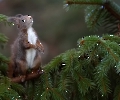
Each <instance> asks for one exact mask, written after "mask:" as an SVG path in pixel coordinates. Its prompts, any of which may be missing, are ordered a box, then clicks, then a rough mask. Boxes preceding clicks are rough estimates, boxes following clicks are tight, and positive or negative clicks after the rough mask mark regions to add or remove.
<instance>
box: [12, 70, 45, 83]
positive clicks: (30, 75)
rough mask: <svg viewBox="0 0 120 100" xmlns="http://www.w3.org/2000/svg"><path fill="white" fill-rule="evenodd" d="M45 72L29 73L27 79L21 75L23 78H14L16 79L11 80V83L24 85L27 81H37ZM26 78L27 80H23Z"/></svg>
mask: <svg viewBox="0 0 120 100" xmlns="http://www.w3.org/2000/svg"><path fill="white" fill-rule="evenodd" d="M43 73H44V72H43V70H42V71H40V72H39V73H38V72H37V73H29V74H28V75H27V76H26V77H25V76H23V75H21V76H18V77H14V78H11V79H10V80H11V82H15V83H22V82H25V81H28V80H31V79H35V78H38V77H39V76H40V75H41V74H43ZM24 77H25V79H24V80H23V78H24Z"/></svg>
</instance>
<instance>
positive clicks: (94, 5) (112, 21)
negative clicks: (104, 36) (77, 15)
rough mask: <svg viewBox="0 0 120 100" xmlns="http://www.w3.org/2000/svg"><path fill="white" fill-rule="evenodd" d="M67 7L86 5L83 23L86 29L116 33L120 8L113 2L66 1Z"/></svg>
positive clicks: (90, 0)
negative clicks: (100, 28) (102, 28)
mask: <svg viewBox="0 0 120 100" xmlns="http://www.w3.org/2000/svg"><path fill="white" fill-rule="evenodd" d="M66 4H68V5H70V6H71V5H80V6H81V5H87V8H86V10H85V22H86V23H87V26H88V28H90V29H93V30H98V28H99V27H100V26H101V27H104V29H105V30H107V31H109V32H111V33H115V32H118V24H119V20H120V13H119V12H120V7H119V6H118V5H117V4H116V3H115V2H113V1H105V0H66Z"/></svg>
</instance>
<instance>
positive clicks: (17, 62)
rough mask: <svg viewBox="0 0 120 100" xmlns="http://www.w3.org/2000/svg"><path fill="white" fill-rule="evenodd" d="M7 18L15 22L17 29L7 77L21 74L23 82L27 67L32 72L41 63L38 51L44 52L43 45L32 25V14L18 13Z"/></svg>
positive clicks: (36, 69)
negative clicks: (17, 32)
mask: <svg viewBox="0 0 120 100" xmlns="http://www.w3.org/2000/svg"><path fill="white" fill-rule="evenodd" d="M7 20H8V21H9V22H12V23H13V24H16V25H17V27H18V30H19V34H18V37H17V38H16V40H15V41H14V43H13V45H12V47H11V51H12V53H11V58H10V64H9V66H8V77H9V78H13V77H17V76H22V78H21V82H23V81H25V78H26V77H27V71H28V70H29V69H31V70H32V73H34V72H37V71H38V70H39V68H40V65H41V56H40V53H41V52H44V47H43V45H42V43H41V42H40V40H39V38H38V36H37V33H36V32H35V30H34V29H33V27H32V25H33V18H32V16H30V15H22V14H18V15H16V16H14V17H8V19H7Z"/></svg>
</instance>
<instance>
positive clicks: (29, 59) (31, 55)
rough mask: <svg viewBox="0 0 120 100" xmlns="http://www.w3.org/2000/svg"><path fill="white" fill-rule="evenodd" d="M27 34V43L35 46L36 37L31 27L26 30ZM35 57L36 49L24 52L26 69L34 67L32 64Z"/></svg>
mask: <svg viewBox="0 0 120 100" xmlns="http://www.w3.org/2000/svg"><path fill="white" fill-rule="evenodd" d="M27 33H28V42H29V43H31V44H34V45H36V41H37V36H36V34H35V32H34V30H33V29H32V27H30V28H28V30H27ZM35 56H36V49H34V48H30V49H27V50H26V61H27V68H32V67H34V65H33V64H34V58H35Z"/></svg>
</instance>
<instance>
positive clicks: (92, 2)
mask: <svg viewBox="0 0 120 100" xmlns="http://www.w3.org/2000/svg"><path fill="white" fill-rule="evenodd" d="M110 3H111V2H110V1H106V2H95V1H91V2H90V1H89V2H88V1H71V0H67V1H66V4H68V5H73V4H79V5H100V6H103V7H104V9H106V10H107V11H108V12H110V13H111V14H112V15H113V16H114V17H116V18H117V19H118V20H120V14H119V13H117V12H116V11H114V10H113V8H112V7H111V5H110Z"/></svg>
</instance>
